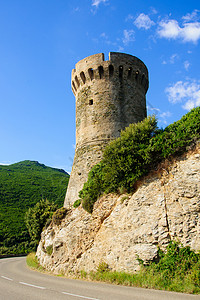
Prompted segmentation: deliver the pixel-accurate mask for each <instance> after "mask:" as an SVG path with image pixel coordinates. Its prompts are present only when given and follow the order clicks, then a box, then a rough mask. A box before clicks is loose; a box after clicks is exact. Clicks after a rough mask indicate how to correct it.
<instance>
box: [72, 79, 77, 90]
mask: <svg viewBox="0 0 200 300" xmlns="http://www.w3.org/2000/svg"><path fill="white" fill-rule="evenodd" d="M72 87H73V89H74V91H77V89H76V86H75V83H74V82H73V81H72Z"/></svg>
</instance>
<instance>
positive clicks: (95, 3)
mask: <svg viewBox="0 0 200 300" xmlns="http://www.w3.org/2000/svg"><path fill="white" fill-rule="evenodd" d="M105 2H107V0H92V6H96V7H98V6H99V4H100V3H105Z"/></svg>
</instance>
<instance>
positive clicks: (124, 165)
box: [79, 107, 200, 213]
mask: <svg viewBox="0 0 200 300" xmlns="http://www.w3.org/2000/svg"><path fill="white" fill-rule="evenodd" d="M199 138H200V107H197V108H194V109H192V110H191V111H190V112H189V113H187V114H186V115H185V116H183V117H182V118H181V119H180V120H179V121H177V122H175V123H173V124H171V125H169V126H168V127H166V128H165V129H164V130H162V129H158V127H157V121H156V119H155V117H154V116H150V117H148V118H146V119H145V120H143V121H142V122H139V123H137V124H131V125H130V126H129V127H127V128H126V129H125V130H124V131H122V132H121V136H120V137H119V138H117V139H116V140H114V141H112V142H111V143H110V144H109V145H108V146H107V147H106V149H105V151H104V154H103V160H102V161H101V162H100V163H99V164H97V165H96V166H94V167H93V168H92V169H91V171H90V172H89V175H88V180H87V182H86V183H85V184H84V186H83V189H82V190H81V191H80V193H79V197H80V198H81V199H82V206H83V208H84V209H85V210H86V211H88V212H90V213H91V212H92V210H93V205H94V203H95V201H96V200H97V198H98V197H99V196H100V195H101V194H102V193H104V192H105V193H108V192H117V191H119V190H120V189H124V190H126V191H127V192H131V191H133V190H134V184H135V183H136V181H137V180H138V179H139V178H141V177H142V176H143V175H145V174H147V173H148V172H149V170H150V169H151V168H152V166H155V165H156V164H158V163H159V162H160V161H161V160H162V159H165V158H168V157H169V156H171V155H174V154H178V153H179V154H180V153H183V152H184V151H185V150H186V148H187V146H189V145H191V143H193V142H195V141H196V140H197V139H199Z"/></svg>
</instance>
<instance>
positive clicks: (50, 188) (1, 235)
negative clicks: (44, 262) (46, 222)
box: [0, 160, 69, 254]
mask: <svg viewBox="0 0 200 300" xmlns="http://www.w3.org/2000/svg"><path fill="white" fill-rule="evenodd" d="M68 180H69V175H68V174H67V173H66V172H65V171H64V170H61V169H55V168H50V167H47V166H45V165H43V164H40V163H38V162H37V161H29V160H26V161H22V162H19V163H16V164H12V165H9V166H3V165H0V254H11V253H24V252H28V251H29V250H31V247H32V245H31V242H30V237H29V234H28V230H27V228H26V226H25V222H24V215H25V212H26V211H27V210H28V208H29V207H33V206H34V205H35V204H36V203H37V202H38V201H40V200H41V199H48V200H49V201H50V202H54V203H56V204H57V205H58V207H61V206H62V205H63V202H64V197H65V193H66V188H67V184H68Z"/></svg>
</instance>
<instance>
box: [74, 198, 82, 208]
mask: <svg viewBox="0 0 200 300" xmlns="http://www.w3.org/2000/svg"><path fill="white" fill-rule="evenodd" d="M80 205H81V199H77V200H76V201H75V202H74V204H73V207H74V208H77V207H79V206H80Z"/></svg>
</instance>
